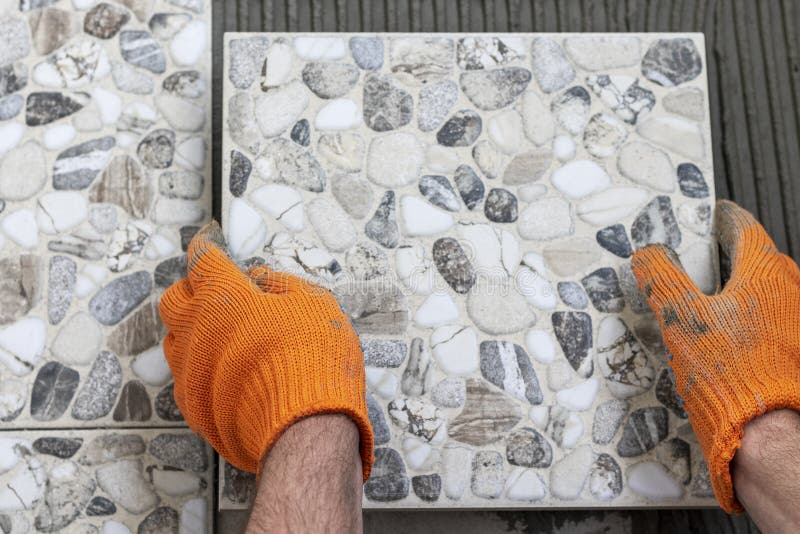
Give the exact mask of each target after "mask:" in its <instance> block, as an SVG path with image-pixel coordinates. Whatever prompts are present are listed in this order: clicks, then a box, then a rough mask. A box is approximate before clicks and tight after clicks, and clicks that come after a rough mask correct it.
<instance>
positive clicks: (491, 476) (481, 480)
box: [470, 451, 505, 499]
mask: <svg viewBox="0 0 800 534" xmlns="http://www.w3.org/2000/svg"><path fill="white" fill-rule="evenodd" d="M504 483H505V477H504V476H503V456H502V455H501V454H500V453H499V452H497V451H478V452H476V453H475V456H473V457H472V478H471V479H470V487H471V489H472V494H473V495H475V496H477V497H483V498H484V499H496V498H498V497H499V496H500V494H501V493H502V492H503V486H504Z"/></svg>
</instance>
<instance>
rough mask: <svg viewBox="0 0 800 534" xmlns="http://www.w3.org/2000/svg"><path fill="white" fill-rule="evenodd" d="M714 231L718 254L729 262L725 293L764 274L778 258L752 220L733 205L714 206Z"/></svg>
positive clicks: (725, 201)
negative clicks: (755, 276)
mask: <svg viewBox="0 0 800 534" xmlns="http://www.w3.org/2000/svg"><path fill="white" fill-rule="evenodd" d="M714 227H715V229H716V233H717V239H718V240H719V244H720V247H721V248H722V252H723V253H724V254H725V255H726V256H727V257H728V258H729V259H730V262H731V276H730V279H729V281H728V283H727V284H726V285H725V291H730V290H731V289H732V288H735V287H736V285H737V284H739V283H741V282H742V281H743V280H746V279H749V278H750V277H751V276H753V275H754V274H755V273H760V274H764V269H765V268H768V264H770V263H774V262H773V259H774V258H775V257H776V256H778V255H779V254H780V253H779V252H778V249H777V248H776V247H775V243H774V242H773V241H772V238H770V237H769V235H768V234H767V232H766V230H764V227H763V226H761V224H760V223H759V222H758V221H757V220H756V219H755V217H753V215H752V214H751V213H750V212H749V211H747V210H745V209H742V208H740V207H739V206H738V205H736V204H735V203H733V202H730V201H728V200H720V201H718V202H717V206H716V214H715V220H714Z"/></svg>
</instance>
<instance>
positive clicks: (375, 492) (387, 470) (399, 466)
mask: <svg viewBox="0 0 800 534" xmlns="http://www.w3.org/2000/svg"><path fill="white" fill-rule="evenodd" d="M408 490H409V481H408V476H407V475H406V466H405V464H404V463H403V459H402V458H401V456H400V453H398V452H397V451H396V450H394V449H391V448H388V447H386V448H380V449H375V462H374V463H373V464H372V474H371V475H370V477H369V480H367V482H366V483H365V484H364V495H365V496H366V498H367V499H369V500H371V501H377V502H391V501H399V500H400V499H404V498H406V497H407V496H408Z"/></svg>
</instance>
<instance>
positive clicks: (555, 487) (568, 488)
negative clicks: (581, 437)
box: [550, 445, 594, 500]
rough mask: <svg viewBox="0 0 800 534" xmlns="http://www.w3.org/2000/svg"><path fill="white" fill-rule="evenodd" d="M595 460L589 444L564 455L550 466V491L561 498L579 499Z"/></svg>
mask: <svg viewBox="0 0 800 534" xmlns="http://www.w3.org/2000/svg"><path fill="white" fill-rule="evenodd" d="M593 462H594V453H593V452H592V449H591V447H589V446H588V445H584V446H582V447H579V448H577V449H575V450H574V451H573V452H571V453H570V454H568V455H566V456H564V457H563V458H562V459H561V460H559V461H558V462H556V463H555V464H553V467H551V468H550V493H552V494H553V496H554V497H558V498H559V499H564V500H574V499H577V498H578V497H579V496H580V494H581V490H582V489H583V485H584V484H585V483H586V479H587V478H588V476H589V470H590V469H591V467H592V463H593Z"/></svg>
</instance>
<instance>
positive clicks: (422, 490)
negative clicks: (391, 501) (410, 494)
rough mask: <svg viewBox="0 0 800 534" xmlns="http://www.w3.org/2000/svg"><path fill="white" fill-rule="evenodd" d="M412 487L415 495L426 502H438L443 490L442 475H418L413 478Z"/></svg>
mask: <svg viewBox="0 0 800 534" xmlns="http://www.w3.org/2000/svg"><path fill="white" fill-rule="evenodd" d="M411 487H412V488H414V495H416V496H417V497H419V498H420V499H422V500H423V501H425V502H436V501H438V500H439V494H441V492H442V477H441V476H439V474H437V473H433V474H431V475H417V476H415V477H412V478H411Z"/></svg>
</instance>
